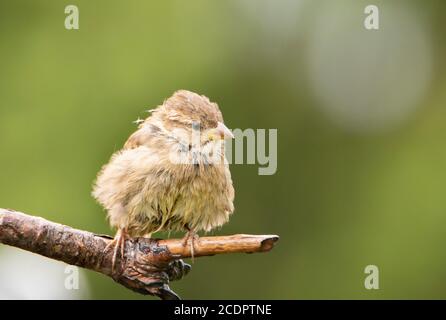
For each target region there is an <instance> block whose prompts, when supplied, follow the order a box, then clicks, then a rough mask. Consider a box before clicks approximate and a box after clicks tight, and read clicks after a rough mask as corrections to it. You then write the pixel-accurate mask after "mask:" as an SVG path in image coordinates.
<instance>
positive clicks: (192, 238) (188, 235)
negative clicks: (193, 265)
mask: <svg viewBox="0 0 446 320" xmlns="http://www.w3.org/2000/svg"><path fill="white" fill-rule="evenodd" d="M184 227H185V228H186V230H187V233H186V235H185V236H184V238H183V247H186V246H187V243H188V242H189V240H190V255H191V258H192V262H193V261H194V244H195V240H199V236H198V234H197V233H196V232H195V230H194V229H193V228H190V227H189V225H187V224H186V225H185V226H184Z"/></svg>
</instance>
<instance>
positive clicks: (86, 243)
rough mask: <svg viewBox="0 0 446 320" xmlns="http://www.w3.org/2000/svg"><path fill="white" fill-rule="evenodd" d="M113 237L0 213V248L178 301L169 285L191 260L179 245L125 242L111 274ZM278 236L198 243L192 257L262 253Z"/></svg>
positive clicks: (186, 248) (174, 242) (156, 241)
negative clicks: (7, 247)
mask: <svg viewBox="0 0 446 320" xmlns="http://www.w3.org/2000/svg"><path fill="white" fill-rule="evenodd" d="M111 239H112V238H111V237H109V236H104V235H97V234H94V233H91V232H88V231H82V230H78V229H74V228H71V227H68V226H64V225H61V224H58V223H54V222H51V221H48V220H45V219H43V218H40V217H34V216H30V215H26V214H24V213H21V212H17V211H14V210H8V209H0V243H4V244H7V245H10V246H14V247H18V248H21V249H24V250H27V251H31V252H34V253H37V254H40V255H43V256H45V257H48V258H51V259H55V260H59V261H63V262H65V263H68V264H71V265H76V266H79V267H83V268H87V269H90V270H94V271H97V272H100V273H102V274H105V275H107V276H109V277H111V278H113V279H114V280H115V281H116V282H118V283H120V284H122V285H124V286H126V287H127V288H129V289H131V290H133V291H136V292H139V293H142V294H150V295H155V296H158V297H160V298H161V299H179V297H178V296H177V294H176V293H175V292H173V291H172V290H171V289H170V288H169V281H173V280H179V279H181V278H182V277H183V276H185V275H186V274H187V273H188V272H189V271H190V269H191V267H190V265H188V264H186V263H184V262H183V261H182V260H181V258H188V257H190V256H191V251H190V246H189V245H187V246H184V242H183V240H182V239H166V240H162V239H148V238H132V239H127V240H126V242H125V246H124V256H123V257H120V255H118V257H117V260H116V266H115V270H112V257H113V250H105V249H106V247H107V244H108V243H109V242H110V241H111ZM278 239H279V237H278V236H276V235H246V234H240V235H232V236H219V237H201V238H199V240H198V241H195V243H194V256H195V257H201V256H210V255H214V254H222V253H235V252H246V253H252V252H266V251H269V250H271V249H272V247H273V246H274V244H275V242H276V241H277V240H278Z"/></svg>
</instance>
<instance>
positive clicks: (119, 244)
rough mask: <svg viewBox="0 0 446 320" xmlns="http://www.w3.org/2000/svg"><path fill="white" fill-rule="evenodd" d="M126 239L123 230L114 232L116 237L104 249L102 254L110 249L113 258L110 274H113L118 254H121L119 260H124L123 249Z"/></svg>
mask: <svg viewBox="0 0 446 320" xmlns="http://www.w3.org/2000/svg"><path fill="white" fill-rule="evenodd" d="M126 237H127V233H126V231H125V230H124V229H119V230H118V231H117V232H116V235H115V237H114V239H113V240H112V241H110V242H109V244H107V246H106V247H105V249H104V252H107V251H108V250H109V249H110V248H113V258H112V273H114V272H115V266H116V258H117V257H118V252H120V254H121V259H124V249H125V240H126Z"/></svg>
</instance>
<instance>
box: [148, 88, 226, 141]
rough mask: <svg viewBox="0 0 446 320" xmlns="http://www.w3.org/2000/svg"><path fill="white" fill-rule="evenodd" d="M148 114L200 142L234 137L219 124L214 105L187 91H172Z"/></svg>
mask: <svg viewBox="0 0 446 320" xmlns="http://www.w3.org/2000/svg"><path fill="white" fill-rule="evenodd" d="M152 115H153V116H154V117H156V118H157V119H158V120H159V121H161V123H162V126H163V127H164V129H165V130H167V131H169V132H176V133H179V132H180V133H181V132H183V134H185V135H187V136H189V137H192V139H193V137H194V135H196V134H199V137H200V144H206V143H208V142H211V141H221V140H224V139H226V138H234V136H233V134H232V132H231V131H230V130H229V129H228V128H227V127H226V126H225V125H224V123H223V116H222V114H221V112H220V109H219V108H218V105H217V104H216V103H213V102H211V101H209V99H208V98H207V97H205V96H201V95H199V94H196V93H194V92H191V91H187V90H179V91H176V92H175V93H174V94H173V95H172V96H171V97H170V98H168V99H167V100H166V101H164V103H163V105H161V106H160V107H158V108H157V109H155V110H154V111H153V113H152ZM176 135H177V136H178V134H176ZM180 135H181V134H180Z"/></svg>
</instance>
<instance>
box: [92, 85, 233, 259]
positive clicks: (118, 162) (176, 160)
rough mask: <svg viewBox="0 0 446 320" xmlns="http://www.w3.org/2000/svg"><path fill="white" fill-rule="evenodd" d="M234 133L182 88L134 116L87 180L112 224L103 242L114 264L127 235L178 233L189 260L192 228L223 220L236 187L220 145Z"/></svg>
mask: <svg viewBox="0 0 446 320" xmlns="http://www.w3.org/2000/svg"><path fill="white" fill-rule="evenodd" d="M138 119H139V118H138ZM233 138H234V135H233V133H232V132H231V130H229V129H228V127H227V126H226V125H225V124H224V121H223V116H222V113H221V111H220V109H219V107H218V105H217V104H216V103H214V102H211V101H210V100H209V98H207V97H206V96H204V95H200V94H197V93H194V92H192V91H188V90H178V91H176V92H174V93H173V95H172V96H171V97H170V98H168V99H166V100H165V101H164V102H163V103H162V104H161V105H159V106H158V107H156V108H154V109H152V110H151V112H150V114H149V116H148V117H147V118H146V119H145V120H143V121H140V120H138V129H137V130H136V131H135V132H134V133H133V134H131V135H130V137H129V138H128V140H127V141H126V142H125V144H124V146H123V148H122V149H121V150H119V151H117V152H115V153H114V154H113V155H112V156H111V158H110V160H109V162H108V163H107V164H105V165H104V166H103V167H102V169H101V170H100V171H99V173H98V175H97V178H96V180H95V182H94V185H93V191H92V195H93V197H94V198H95V199H96V200H97V202H98V203H99V204H100V205H102V206H103V207H104V208H105V210H106V211H107V217H108V220H109V223H110V225H111V227H112V228H114V229H116V230H117V232H116V235H115V237H114V239H113V241H112V242H111V243H110V247H114V253H113V268H114V265H115V261H116V259H117V255H118V251H120V254H121V257H123V256H124V246H125V241H126V239H127V237H149V238H150V237H151V235H152V234H153V233H156V232H159V231H167V232H171V231H179V232H185V236H184V238H183V245H184V246H187V244H188V243H189V242H190V246H191V255H192V258H193V255H194V243H195V241H197V240H198V241H199V236H198V232H199V231H204V232H209V231H211V230H213V229H216V228H218V227H220V226H222V225H223V224H225V223H226V222H228V220H229V217H230V215H231V214H232V213H233V212H234V194H235V192H234V187H233V183H232V178H231V173H230V170H229V164H228V161H227V159H226V158H225V153H224V150H225V139H233ZM107 247H109V246H107ZM106 249H108V248H106Z"/></svg>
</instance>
